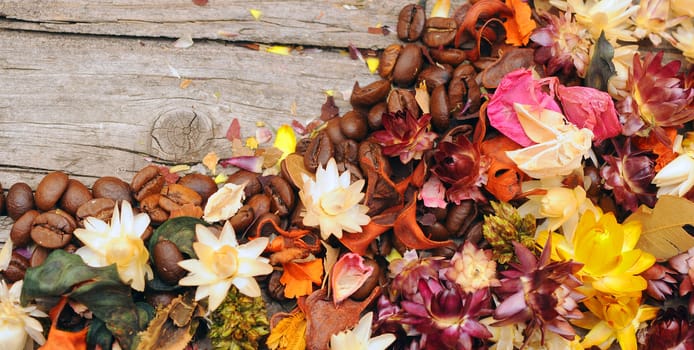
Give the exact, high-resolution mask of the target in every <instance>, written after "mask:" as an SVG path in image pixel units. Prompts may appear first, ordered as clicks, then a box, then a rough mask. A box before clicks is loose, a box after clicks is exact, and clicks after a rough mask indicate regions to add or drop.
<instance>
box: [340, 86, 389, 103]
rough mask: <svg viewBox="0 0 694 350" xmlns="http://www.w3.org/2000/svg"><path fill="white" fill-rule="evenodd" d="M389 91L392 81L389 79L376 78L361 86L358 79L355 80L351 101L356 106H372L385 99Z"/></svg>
mask: <svg viewBox="0 0 694 350" xmlns="http://www.w3.org/2000/svg"><path fill="white" fill-rule="evenodd" d="M389 91H390V82H389V81H388V80H383V79H381V80H376V81H374V82H373V83H371V84H369V85H366V86H364V87H361V86H359V82H358V81H357V82H354V87H353V88H352V95H351V96H350V98H349V103H351V104H352V106H355V107H370V106H373V105H375V104H376V103H379V102H381V101H383V100H385V98H386V96H388V92H389Z"/></svg>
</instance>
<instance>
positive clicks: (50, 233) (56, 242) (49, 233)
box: [31, 211, 76, 249]
mask: <svg viewBox="0 0 694 350" xmlns="http://www.w3.org/2000/svg"><path fill="white" fill-rule="evenodd" d="M75 226H76V225H74V223H73V222H70V220H68V218H67V217H66V216H65V215H61V214H60V213H57V212H56V211H48V212H45V213H42V214H40V215H39V216H37V217H36V218H34V223H33V227H32V228H31V239H32V240H34V242H36V244H37V245H40V246H42V247H44V248H50V249H56V248H62V247H64V246H65V245H67V244H68V243H70V240H71V239H72V231H74V230H75Z"/></svg>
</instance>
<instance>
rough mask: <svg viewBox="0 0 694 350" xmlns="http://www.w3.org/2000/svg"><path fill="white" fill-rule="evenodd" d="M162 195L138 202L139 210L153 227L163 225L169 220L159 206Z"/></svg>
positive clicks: (148, 197) (167, 214)
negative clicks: (147, 217) (145, 214)
mask: <svg viewBox="0 0 694 350" xmlns="http://www.w3.org/2000/svg"><path fill="white" fill-rule="evenodd" d="M161 197H162V195H161V194H159V193H157V194H153V195H150V196H147V197H145V198H143V199H142V201H140V209H142V211H143V212H145V213H147V215H149V219H150V221H151V222H152V224H154V225H159V224H162V223H164V221H166V220H168V219H169V212H168V211H166V210H164V208H162V207H161V206H160V205H159V200H160V199H161Z"/></svg>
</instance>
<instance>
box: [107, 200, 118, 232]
mask: <svg viewBox="0 0 694 350" xmlns="http://www.w3.org/2000/svg"><path fill="white" fill-rule="evenodd" d="M110 226H111V228H110V230H109V231H108V232H109V235H111V236H114V235H115V236H120V232H121V222H120V209H118V205H116V206H115V207H113V215H111V224H110Z"/></svg>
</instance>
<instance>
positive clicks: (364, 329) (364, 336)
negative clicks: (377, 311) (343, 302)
mask: <svg viewBox="0 0 694 350" xmlns="http://www.w3.org/2000/svg"><path fill="white" fill-rule="evenodd" d="M373 316H374V314H373V312H368V313H366V314H365V315H364V316H362V317H361V319H360V320H359V323H357V326H356V327H354V329H353V330H352V333H353V334H354V336H355V337H356V338H357V339H360V340H362V341H363V342H364V343H366V342H368V341H369V338H371V323H372V322H373Z"/></svg>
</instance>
